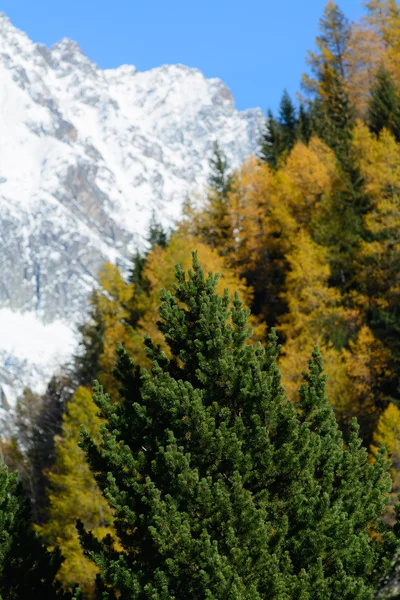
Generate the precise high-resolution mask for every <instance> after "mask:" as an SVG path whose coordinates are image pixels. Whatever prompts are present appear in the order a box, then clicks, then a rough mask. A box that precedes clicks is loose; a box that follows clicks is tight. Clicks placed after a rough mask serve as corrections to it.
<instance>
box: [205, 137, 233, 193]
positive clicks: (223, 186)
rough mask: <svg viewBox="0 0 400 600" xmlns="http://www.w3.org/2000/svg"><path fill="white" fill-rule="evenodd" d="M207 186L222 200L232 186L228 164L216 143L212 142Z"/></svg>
mask: <svg viewBox="0 0 400 600" xmlns="http://www.w3.org/2000/svg"><path fill="white" fill-rule="evenodd" d="M208 185H209V186H210V188H211V189H212V190H213V191H214V192H215V193H216V194H218V196H220V197H223V198H226V197H227V195H228V194H229V192H230V190H231V186H232V173H231V169H230V167H229V162H228V159H227V157H226V155H225V153H224V152H223V151H222V150H221V148H220V147H219V144H218V142H214V148H213V154H212V156H211V159H210V175H209V178H208Z"/></svg>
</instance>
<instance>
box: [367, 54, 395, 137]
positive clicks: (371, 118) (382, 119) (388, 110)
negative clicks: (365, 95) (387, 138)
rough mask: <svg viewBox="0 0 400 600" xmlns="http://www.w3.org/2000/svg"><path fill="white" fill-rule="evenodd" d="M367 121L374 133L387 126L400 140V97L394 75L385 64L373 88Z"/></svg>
mask: <svg viewBox="0 0 400 600" xmlns="http://www.w3.org/2000/svg"><path fill="white" fill-rule="evenodd" d="M367 121H368V125H369V128H370V129H371V131H372V132H373V133H375V134H378V133H380V132H381V131H382V129H383V128H386V129H388V130H389V131H390V132H391V133H392V134H393V135H394V137H395V138H396V140H397V141H400V98H399V96H398V94H397V90H396V86H395V83H394V81H393V78H392V76H391V75H390V73H389V72H388V71H387V70H386V69H385V68H384V67H383V66H381V68H380V69H379V71H378V73H377V75H376V82H375V85H374V87H373V88H372V90H371V97H370V101H369V105H368V112H367Z"/></svg>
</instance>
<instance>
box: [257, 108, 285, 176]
mask: <svg viewBox="0 0 400 600" xmlns="http://www.w3.org/2000/svg"><path fill="white" fill-rule="evenodd" d="M281 153H282V135H281V129H280V125H279V122H278V121H277V120H276V119H275V117H274V115H273V114H272V111H271V110H268V113H267V119H266V122H265V132H264V135H263V138H262V141H261V151H260V158H261V160H263V161H264V162H265V163H267V164H268V165H269V166H270V167H272V168H273V169H275V168H276V167H277V166H278V161H279V157H280V155H281Z"/></svg>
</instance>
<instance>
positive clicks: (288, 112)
mask: <svg viewBox="0 0 400 600" xmlns="http://www.w3.org/2000/svg"><path fill="white" fill-rule="evenodd" d="M279 124H280V127H281V136H282V146H283V148H284V150H286V151H288V150H291V149H292V148H293V146H294V145H295V143H296V141H297V134H298V120H297V111H296V107H295V106H294V104H293V102H292V100H291V98H290V96H289V94H288V92H287V91H286V90H284V92H283V96H282V99H281V103H280V106H279Z"/></svg>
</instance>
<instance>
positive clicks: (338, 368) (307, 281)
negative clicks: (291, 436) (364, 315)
mask: <svg viewBox="0 0 400 600" xmlns="http://www.w3.org/2000/svg"><path fill="white" fill-rule="evenodd" d="M287 258H288V263H289V266H290V270H289V272H288V275H287V277H286V284H285V291H284V298H285V300H286V303H287V306H288V312H287V314H286V315H284V317H282V319H281V325H280V327H279V330H280V332H281V333H282V334H283V336H284V338H285V344H284V347H283V354H282V357H281V360H280V366H281V370H282V376H283V382H284V386H285V388H286V390H287V392H288V394H289V397H290V398H293V399H295V398H296V395H297V391H298V389H299V386H300V383H301V372H302V369H303V368H304V364H307V360H308V358H309V357H310V355H311V352H312V350H313V348H314V346H315V345H318V346H319V348H320V350H321V352H322V354H323V356H324V363H325V371H326V373H327V375H328V394H329V398H330V399H331V402H332V404H333V405H334V406H338V405H339V404H340V403H341V402H342V399H343V390H344V389H345V388H346V385H347V378H346V371H345V366H344V364H343V360H342V356H341V353H340V349H341V347H342V346H343V345H344V344H345V342H346V336H347V335H348V331H349V329H351V327H352V326H353V321H354V320H357V315H356V314H355V313H354V312H352V311H349V310H346V309H345V308H343V306H342V299H341V295H340V292H339V291H338V290H337V289H336V288H333V287H330V286H329V277H330V267H329V263H328V253H327V250H326V249H324V248H322V247H321V246H319V245H318V244H316V243H315V242H313V241H312V240H311V238H310V236H309V235H308V234H307V233H305V232H301V233H300V234H299V235H298V236H297V237H296V239H295V240H294V244H293V250H292V252H291V253H290V254H289V255H288V257H287ZM301 365H303V367H302V366H301Z"/></svg>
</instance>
